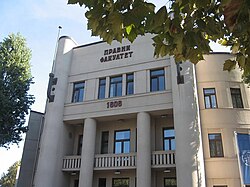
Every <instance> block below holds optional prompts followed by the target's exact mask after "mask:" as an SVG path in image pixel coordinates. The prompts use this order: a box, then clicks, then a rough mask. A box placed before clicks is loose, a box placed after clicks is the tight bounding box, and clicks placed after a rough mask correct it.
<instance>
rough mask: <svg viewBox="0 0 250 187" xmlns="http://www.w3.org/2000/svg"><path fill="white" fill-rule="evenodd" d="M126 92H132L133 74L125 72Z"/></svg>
mask: <svg viewBox="0 0 250 187" xmlns="http://www.w3.org/2000/svg"><path fill="white" fill-rule="evenodd" d="M126 94H127V95H131V94H134V74H133V73H132V74H127V76H126Z"/></svg>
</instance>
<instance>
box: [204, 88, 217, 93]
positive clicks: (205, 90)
mask: <svg viewBox="0 0 250 187" xmlns="http://www.w3.org/2000/svg"><path fill="white" fill-rule="evenodd" d="M204 93H205V94H215V90H214V88H206V89H204Z"/></svg>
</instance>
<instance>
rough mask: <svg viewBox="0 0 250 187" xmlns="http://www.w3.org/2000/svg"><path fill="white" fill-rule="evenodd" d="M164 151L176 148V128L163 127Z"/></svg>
mask: <svg viewBox="0 0 250 187" xmlns="http://www.w3.org/2000/svg"><path fill="white" fill-rule="evenodd" d="M163 146H164V151H169V150H175V132H174V129H163Z"/></svg>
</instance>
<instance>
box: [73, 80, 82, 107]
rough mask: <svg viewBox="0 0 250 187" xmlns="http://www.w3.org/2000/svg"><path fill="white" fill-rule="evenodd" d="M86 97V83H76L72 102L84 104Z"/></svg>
mask: <svg viewBox="0 0 250 187" xmlns="http://www.w3.org/2000/svg"><path fill="white" fill-rule="evenodd" d="M83 97H84V82H78V83H74V88H73V96H72V102H73V103H76V102H82V101H83Z"/></svg>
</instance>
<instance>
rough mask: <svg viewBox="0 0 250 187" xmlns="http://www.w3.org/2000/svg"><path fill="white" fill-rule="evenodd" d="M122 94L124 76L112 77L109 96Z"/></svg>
mask: <svg viewBox="0 0 250 187" xmlns="http://www.w3.org/2000/svg"><path fill="white" fill-rule="evenodd" d="M121 95H122V76H121V75H120V76H117V77H111V78H110V85H109V97H118V96H121Z"/></svg>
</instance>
